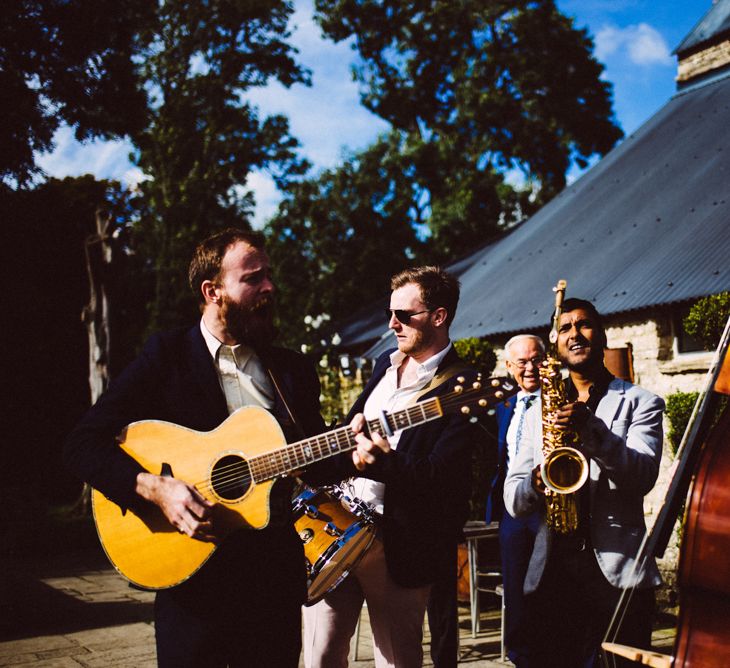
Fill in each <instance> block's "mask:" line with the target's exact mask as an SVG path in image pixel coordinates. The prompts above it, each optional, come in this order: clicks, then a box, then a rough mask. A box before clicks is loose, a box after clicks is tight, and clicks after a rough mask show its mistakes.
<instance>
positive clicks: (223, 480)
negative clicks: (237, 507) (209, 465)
mask: <svg viewBox="0 0 730 668" xmlns="http://www.w3.org/2000/svg"><path fill="white" fill-rule="evenodd" d="M210 479H211V483H212V485H213V491H214V492H215V493H216V495H217V496H218V497H219V498H221V499H223V500H224V501H235V500H236V499H240V498H241V497H242V496H243V495H244V494H245V493H246V492H247V491H248V488H249V487H250V486H251V473H250V472H249V470H248V463H247V462H246V460H245V459H244V458H243V457H239V456H238V455H226V456H225V457H221V458H220V459H219V460H218V461H217V462H216V463H215V464H214V465H213V470H212V472H211V476H210Z"/></svg>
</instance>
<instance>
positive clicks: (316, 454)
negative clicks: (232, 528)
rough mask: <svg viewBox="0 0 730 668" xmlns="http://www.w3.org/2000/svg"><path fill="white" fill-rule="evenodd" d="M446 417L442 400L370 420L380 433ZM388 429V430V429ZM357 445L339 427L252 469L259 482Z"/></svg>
mask: <svg viewBox="0 0 730 668" xmlns="http://www.w3.org/2000/svg"><path fill="white" fill-rule="evenodd" d="M442 415H443V410H442V409H441V402H440V401H439V398H438V397H434V398H432V399H427V400H426V401H419V402H418V403H416V404H414V405H413V406H409V407H408V408H404V409H403V410H400V411H396V412H394V413H385V412H384V413H383V415H382V421H381V419H378V418H376V419H373V420H368V421H367V426H368V430H369V431H371V432H373V431H377V432H378V433H380V434H387V433H388V432H390V433H393V432H395V431H398V430H399V429H410V428H411V427H416V426H418V425H419V424H423V423H424V422H429V421H430V420H435V419H437V418H440V417H441V416H442ZM386 426H387V428H386ZM356 445H357V443H356V441H355V435H354V434H353V433H352V431H351V430H350V427H339V428H338V429H334V430H332V431H328V432H326V433H324V434H320V435H319V436H313V437H312V438H306V439H304V440H303V441H297V442H296V443H292V444H290V445H287V446H285V447H283V448H278V449H276V450H271V451H270V452H265V453H263V454H261V455H257V456H255V457H251V458H250V459H249V460H248V465H249V470H250V472H251V475H252V476H253V479H254V480H255V482H256V483H261V482H264V481H266V480H271V479H273V478H278V477H280V476H283V475H286V474H287V473H291V472H292V471H296V470H299V469H301V468H304V467H305V466H308V465H309V464H313V463H315V462H319V461H322V460H323V459H327V458H328V457H334V456H335V455H339V454H341V453H343V452H348V451H349V450H354V448H355V446H356Z"/></svg>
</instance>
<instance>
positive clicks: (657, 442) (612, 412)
mask: <svg viewBox="0 0 730 668" xmlns="http://www.w3.org/2000/svg"><path fill="white" fill-rule="evenodd" d="M663 411H664V401H663V400H662V399H661V398H660V397H658V396H656V395H654V394H652V393H651V392H648V391H647V390H644V389H642V388H640V387H638V386H637V385H632V384H631V383H629V382H627V381H625V380H621V379H620V378H614V379H613V380H612V381H611V383H610V384H609V386H608V391H607V392H606V395H605V396H604V397H603V399H601V401H600V403H599V404H598V409H597V410H596V412H595V414H594V415H593V416H591V417H590V418H589V420H588V423H587V424H586V427H585V428H584V429H583V431H582V433H581V434H580V437H581V442H582V449H583V451H584V453H585V454H586V455H587V456H589V457H590V475H589V479H588V483H587V484H588V485H589V486H590V505H591V507H590V518H591V519H590V524H591V526H590V532H591V542H592V545H593V550H594V551H595V553H596V559H597V560H598V564H599V565H600V567H601V570H602V571H603V573H604V575H605V576H606V578H607V579H608V581H609V582H610V583H611V584H612V585H614V586H615V587H620V588H628V587H632V586H639V587H651V586H656V585H658V584H659V583H660V582H661V578H660V577H659V571H658V570H657V567H656V563H655V561H654V559H650V560H649V561H648V563H647V564H645V565H644V567H643V568H642V567H640V566H639V565H638V564H637V560H636V555H637V552H638V550H639V546H640V544H641V541H642V540H643V538H644V535H645V533H646V524H645V522H644V496H646V494H648V493H649V491H651V489H652V488H653V487H654V484H655V482H656V479H657V475H658V474H659V462H660V461H661V456H662V443H663V431H662V414H663ZM523 438H525V439H528V440H529V441H530V442H531V445H532V447H522V448H520V452H519V454H518V455H517V458H516V460H515V462H514V464H513V465H512V466H511V467H510V470H509V474H508V475H507V479H506V481H505V483H504V503H505V508H506V509H507V510H508V512H510V513H511V514H512V515H514V516H515V517H519V516H521V515H527V514H529V513H531V512H533V511H535V510H540V511H541V512H542V515H543V518H542V522H541V526H540V530H539V532H538V535H537V537H536V539H535V547H534V548H533V552H532V557H531V559H530V565H529V568H528V571H527V576H526V578H525V593H528V594H529V593H531V592H533V591H535V589H537V586H538V585H539V583H540V579H541V578H542V574H543V571H544V569H545V564H546V562H547V558H548V556H549V554H550V545H551V539H552V535H551V532H550V531H548V529H547V526H546V524H545V517H544V514H545V500H544V497H543V496H542V495H540V494H538V493H537V492H535V490H534V489H533V488H532V483H531V472H532V469H533V468H534V467H535V466H538V465H539V464H541V463H542V434H541V433H534V430H533V431H532V432H530V431H526V432H524V433H523Z"/></svg>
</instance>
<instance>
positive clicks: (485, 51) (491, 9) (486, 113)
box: [315, 0, 621, 201]
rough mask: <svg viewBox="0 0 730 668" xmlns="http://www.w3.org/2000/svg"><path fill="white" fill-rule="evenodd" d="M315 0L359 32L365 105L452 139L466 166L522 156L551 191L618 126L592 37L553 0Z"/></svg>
mask: <svg viewBox="0 0 730 668" xmlns="http://www.w3.org/2000/svg"><path fill="white" fill-rule="evenodd" d="M315 9H316V15H315V18H316V20H317V21H318V22H319V23H320V25H321V26H322V29H323V30H324V32H325V34H327V35H329V36H330V37H332V38H333V39H334V40H336V41H339V40H343V39H348V38H350V37H354V38H355V39H356V48H357V50H358V53H359V56H360V61H359V63H358V64H357V66H356V67H355V70H354V75H355V78H356V80H357V81H358V82H359V83H360V84H361V99H362V102H363V104H364V105H365V106H366V107H367V108H368V109H370V110H371V111H373V112H374V113H375V114H377V115H379V116H381V117H382V118H384V119H385V120H387V121H388V122H389V123H391V124H392V126H393V127H394V128H395V129H398V130H401V131H403V132H405V133H407V134H408V135H409V136H414V137H420V138H421V139H422V140H423V141H424V142H425V143H428V144H433V146H439V147H441V145H442V144H443V143H446V144H449V145H450V148H449V149H447V152H448V153H449V154H450V155H451V156H452V157H455V156H463V158H464V160H465V161H467V162H468V164H469V168H470V170H471V171H472V172H476V171H484V172H488V171H489V170H490V169H491V168H492V167H495V168H497V169H499V170H500V171H501V170H503V169H511V168H513V167H519V168H520V169H523V170H524V172H525V173H526V174H528V175H530V176H532V177H534V178H536V179H537V181H538V183H539V188H540V190H541V191H542V193H541V196H540V199H541V200H542V201H547V200H549V199H550V198H551V197H552V196H554V195H555V194H557V192H559V191H560V190H561V189H562V188H563V187H564V185H565V174H566V172H567V170H568V168H569V167H570V164H571V162H573V161H575V162H576V163H578V164H579V165H584V164H585V163H586V162H587V161H588V159H589V158H590V157H591V156H592V155H594V154H596V153H599V154H603V153H606V152H607V151H608V150H609V149H610V148H611V147H612V146H613V145H614V144H615V143H616V141H617V140H618V139H619V138H620V137H621V131H620V130H619V129H618V127H617V126H616V125H615V124H614V122H613V121H612V118H611V87H610V84H608V83H607V82H605V81H601V79H600V77H601V73H602V71H603V67H602V66H601V65H600V64H599V63H598V62H597V61H596V60H595V59H594V58H593V57H592V55H591V50H592V48H593V44H592V41H591V39H590V38H589V36H588V34H587V33H586V31H585V30H578V29H576V28H575V27H574V25H573V22H572V20H571V19H569V18H567V17H566V16H563V15H562V14H561V13H560V12H559V11H558V10H557V8H556V7H555V3H554V2H553V0H510V1H506V0H501V1H496V2H489V3H485V2H481V1H480V0H462V1H461V2H451V1H450V0H431V1H430V2H423V1H422V0H401V1H400V2H397V3H393V2H383V1H382V0H316V1H315ZM485 166H486V167H485ZM442 171H443V173H447V170H445V169H444V170H442Z"/></svg>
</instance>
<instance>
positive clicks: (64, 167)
mask: <svg viewBox="0 0 730 668" xmlns="http://www.w3.org/2000/svg"><path fill="white" fill-rule="evenodd" d="M53 141H54V143H55V145H56V148H55V149H54V150H53V151H52V152H51V153H44V154H40V155H37V156H36V162H37V163H38V165H39V166H40V167H41V169H43V171H44V172H46V174H48V175H49V176H55V177H57V178H63V177H65V176H81V175H83V174H93V175H94V176H96V177H97V178H99V179H122V176H123V175H124V174H125V173H126V172H128V171H129V170H131V169H132V164H131V163H130V162H129V153H130V151H131V150H132V146H131V144H130V143H129V142H126V141H101V140H99V141H89V142H85V143H83V144H80V143H79V142H78V141H76V138H75V137H74V134H73V130H72V129H71V128H69V127H68V126H67V125H63V126H61V127H60V128H59V129H58V131H57V132H56V134H55V135H54V137H53Z"/></svg>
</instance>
